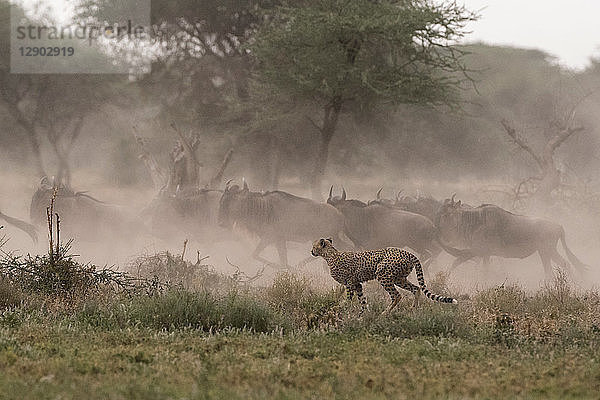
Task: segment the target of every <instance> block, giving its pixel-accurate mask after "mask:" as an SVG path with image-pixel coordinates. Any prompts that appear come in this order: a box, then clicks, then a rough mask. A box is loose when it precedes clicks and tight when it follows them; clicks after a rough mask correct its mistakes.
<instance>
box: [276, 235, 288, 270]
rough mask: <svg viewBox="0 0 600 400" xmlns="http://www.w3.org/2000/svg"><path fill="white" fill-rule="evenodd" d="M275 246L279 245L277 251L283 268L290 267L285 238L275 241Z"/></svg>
mask: <svg viewBox="0 0 600 400" xmlns="http://www.w3.org/2000/svg"><path fill="white" fill-rule="evenodd" d="M275 247H277V253H279V262H280V263H281V265H282V266H283V268H287V267H288V258H287V246H286V244H285V240H278V241H277V242H276V243H275Z"/></svg>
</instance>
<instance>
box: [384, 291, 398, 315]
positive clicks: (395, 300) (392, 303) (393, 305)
mask: <svg viewBox="0 0 600 400" xmlns="http://www.w3.org/2000/svg"><path fill="white" fill-rule="evenodd" d="M401 298H402V296H400V293H398V295H397V296H396V298H395V299H394V300H393V301H392V302H391V303H390V305H389V306H388V308H386V309H385V311H384V312H382V313H381V315H382V316H383V315H388V314H389V313H391V312H392V310H393V309H394V308H395V307H396V306H397V305H398V303H399V302H400V299H401Z"/></svg>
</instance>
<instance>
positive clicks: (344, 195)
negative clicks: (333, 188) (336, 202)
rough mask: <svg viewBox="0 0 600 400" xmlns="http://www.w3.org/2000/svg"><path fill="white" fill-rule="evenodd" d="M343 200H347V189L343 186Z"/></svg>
mask: <svg viewBox="0 0 600 400" xmlns="http://www.w3.org/2000/svg"><path fill="white" fill-rule="evenodd" d="M342 200H346V189H344V187H343V186H342Z"/></svg>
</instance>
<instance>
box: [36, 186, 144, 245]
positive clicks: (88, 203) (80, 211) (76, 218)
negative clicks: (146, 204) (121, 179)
mask: <svg viewBox="0 0 600 400" xmlns="http://www.w3.org/2000/svg"><path fill="white" fill-rule="evenodd" d="M53 196H55V203H54V212H55V213H57V214H59V215H60V218H61V221H62V224H61V230H62V231H63V233H64V234H65V235H63V237H68V238H73V239H76V240H78V241H85V242H98V241H101V240H104V239H107V238H108V239H113V238H117V237H125V238H134V237H135V234H136V233H139V232H140V229H141V228H142V226H141V223H140V221H138V220H137V219H135V218H133V217H130V216H129V215H128V214H127V213H125V212H124V210H122V209H121V208H120V207H118V206H114V205H109V204H106V203H104V202H102V201H100V200H97V199H95V198H93V197H92V196H90V195H88V194H87V193H86V192H75V191H74V190H72V189H71V188H68V187H66V186H64V185H56V187H55V186H54V185H51V184H50V183H49V181H48V180H47V179H42V181H41V182H40V186H39V187H38V189H37V190H36V192H35V193H34V194H33V197H32V199H31V205H30V209H29V215H30V219H31V222H32V223H33V224H34V225H36V226H45V225H46V224H47V214H46V208H47V207H48V206H49V205H50V202H51V200H52V197H53Z"/></svg>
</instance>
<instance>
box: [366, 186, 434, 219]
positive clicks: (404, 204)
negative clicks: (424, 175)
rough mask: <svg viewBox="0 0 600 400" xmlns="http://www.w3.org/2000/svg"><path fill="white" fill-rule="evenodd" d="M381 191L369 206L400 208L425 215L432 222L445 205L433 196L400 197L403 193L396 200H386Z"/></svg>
mask: <svg viewBox="0 0 600 400" xmlns="http://www.w3.org/2000/svg"><path fill="white" fill-rule="evenodd" d="M381 191H382V189H379V191H378V192H377V195H376V198H375V200H372V201H370V202H369V204H381V205H385V206H388V207H394V208H398V209H400V210H404V211H408V212H411V213H415V214H419V215H423V216H425V217H427V218H429V219H430V220H431V221H433V220H434V219H435V216H436V215H437V213H438V211H439V209H440V208H441V207H442V204H443V203H442V202H441V201H439V200H436V199H434V198H433V197H431V196H419V195H418V196H417V197H412V196H400V194H401V193H402V191H400V192H398V194H397V195H396V199H394V200H392V199H386V198H383V197H381Z"/></svg>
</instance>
